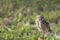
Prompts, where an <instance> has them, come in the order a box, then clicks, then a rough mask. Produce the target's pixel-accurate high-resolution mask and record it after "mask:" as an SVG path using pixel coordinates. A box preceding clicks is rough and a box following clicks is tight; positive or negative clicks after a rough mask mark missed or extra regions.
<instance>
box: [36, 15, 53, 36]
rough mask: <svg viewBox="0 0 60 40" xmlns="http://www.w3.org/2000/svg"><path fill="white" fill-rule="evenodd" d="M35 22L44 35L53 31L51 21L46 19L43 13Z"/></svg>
mask: <svg viewBox="0 0 60 40" xmlns="http://www.w3.org/2000/svg"><path fill="white" fill-rule="evenodd" d="M35 23H36V25H37V28H38V30H39V31H40V32H42V33H43V34H44V35H45V34H48V33H51V32H52V31H51V29H50V26H49V22H47V21H46V20H45V18H44V16H43V15H39V16H37V18H36V20H35Z"/></svg>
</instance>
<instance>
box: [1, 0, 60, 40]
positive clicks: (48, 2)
mask: <svg viewBox="0 0 60 40" xmlns="http://www.w3.org/2000/svg"><path fill="white" fill-rule="evenodd" d="M40 14H43V15H44V17H45V19H46V20H48V21H49V22H50V26H51V28H52V30H53V31H54V35H53V36H48V37H47V38H46V39H45V40H58V38H57V37H56V36H55V34H58V33H60V0H0V40H38V37H39V36H40V35H41V33H40V32H39V31H38V29H37V28H36V25H35V19H36V16H38V15H40Z"/></svg>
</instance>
